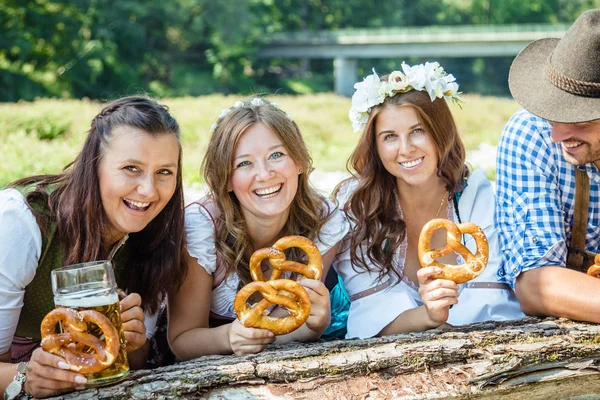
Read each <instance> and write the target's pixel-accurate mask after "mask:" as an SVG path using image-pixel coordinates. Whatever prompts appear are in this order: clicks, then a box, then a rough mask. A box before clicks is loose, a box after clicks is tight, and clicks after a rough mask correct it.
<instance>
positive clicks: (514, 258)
mask: <svg viewBox="0 0 600 400" xmlns="http://www.w3.org/2000/svg"><path fill="white" fill-rule="evenodd" d="M550 132H551V127H550V124H549V123H548V122H547V121H546V120H543V119H541V118H538V117H536V116H534V115H533V114H531V113H529V112H527V111H525V110H521V111H518V112H517V113H515V114H514V115H513V116H512V118H511V119H510V120H509V121H508V122H507V124H506V126H505V127H504V131H503V132H502V137H501V138H500V144H499V146H498V158H497V162H496V179H497V181H496V184H497V197H496V203H497V204H496V223H497V225H498V232H499V236H500V247H501V249H502V254H503V262H502V266H501V267H500V270H499V272H498V274H499V275H500V277H501V279H503V280H504V281H506V282H507V283H509V284H510V285H511V286H512V287H513V288H514V285H515V280H516V279H517V276H519V274H520V273H521V272H522V271H527V270H529V269H532V268H538V267H542V266H546V265H554V266H565V264H566V259H567V246H568V244H569V243H570V242H571V232H572V228H571V225H572V224H573V214H574V202H575V168H582V169H584V170H585V171H586V172H587V174H588V176H589V177H590V209H589V216H588V226H587V235H586V250H588V251H591V252H594V253H598V252H600V202H599V201H598V200H599V197H600V170H598V168H597V167H596V166H595V165H594V164H593V163H590V164H586V165H583V166H580V167H575V166H573V165H572V164H569V163H568V162H567V161H565V159H564V157H563V155H562V149H561V145H560V144H558V143H553V142H552V141H551V140H550Z"/></svg>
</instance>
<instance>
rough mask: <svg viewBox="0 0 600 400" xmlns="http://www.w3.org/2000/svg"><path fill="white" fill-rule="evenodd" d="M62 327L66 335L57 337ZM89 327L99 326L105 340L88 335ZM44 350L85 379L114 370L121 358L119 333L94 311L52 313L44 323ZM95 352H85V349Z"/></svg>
mask: <svg viewBox="0 0 600 400" xmlns="http://www.w3.org/2000/svg"><path fill="white" fill-rule="evenodd" d="M59 322H60V323H61V325H62V328H63V333H58V334H57V333H56V324H57V323H59ZM88 323H94V324H96V325H97V326H98V327H99V328H100V329H101V330H102V333H103V334H104V340H100V339H98V338H97V337H96V336H94V335H92V334H89V333H87V332H88ZM41 334H42V343H41V345H42V348H43V349H44V350H45V351H47V352H49V353H52V354H56V355H58V356H60V357H62V358H64V359H65V360H66V361H67V362H68V363H69V364H70V369H71V370H72V371H75V372H78V373H80V374H83V375H87V374H93V373H96V372H99V371H102V370H104V369H106V368H108V367H110V366H111V365H112V364H113V363H114V362H115V359H116V358H117V356H118V354H119V348H120V346H121V343H120V340H119V332H118V331H117V329H116V328H115V326H114V325H113V324H112V322H111V321H110V320H109V319H108V318H107V317H105V316H104V315H102V314H101V313H99V312H97V311H93V310H84V311H75V310H73V309H70V308H64V307H59V308H57V309H54V310H52V311H50V312H49V313H48V314H47V315H46V316H45V317H44V319H43V320H42V325H41ZM86 346H87V347H89V348H90V349H92V350H93V352H92V353H87V352H85V351H84V348H85V347H86Z"/></svg>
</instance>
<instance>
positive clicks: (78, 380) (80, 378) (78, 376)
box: [75, 375, 87, 384]
mask: <svg viewBox="0 0 600 400" xmlns="http://www.w3.org/2000/svg"><path fill="white" fill-rule="evenodd" d="M75 382H76V383H82V384H83V383H86V382H87V379H85V378H84V377H83V376H81V375H77V376H76V377H75Z"/></svg>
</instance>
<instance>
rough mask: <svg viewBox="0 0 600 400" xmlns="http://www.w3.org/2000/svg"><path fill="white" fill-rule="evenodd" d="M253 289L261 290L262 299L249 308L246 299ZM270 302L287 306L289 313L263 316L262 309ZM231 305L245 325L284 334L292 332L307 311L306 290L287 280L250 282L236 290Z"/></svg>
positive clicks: (303, 318) (308, 306)
mask: <svg viewBox="0 0 600 400" xmlns="http://www.w3.org/2000/svg"><path fill="white" fill-rule="evenodd" d="M255 292H260V293H261V294H262V296H263V297H264V299H263V300H261V301H260V302H259V303H258V304H256V305H254V306H253V307H250V306H248V303H247V301H248V298H249V297H250V296H251V295H253V294H254V293H255ZM292 296H293V297H292ZM273 304H279V305H281V306H283V307H285V308H287V309H288V311H289V312H290V315H289V316H287V317H284V318H275V317H271V316H269V315H263V312H264V311H265V310H266V309H267V308H268V307H270V306H271V305H273ZM233 307H234V308H235V312H236V314H237V316H238V319H239V320H240V322H241V323H242V324H244V326H246V327H253V328H260V329H267V330H269V331H271V332H273V333H274V334H275V335H285V334H286V333H290V332H292V331H294V330H295V329H297V328H298V327H299V326H301V325H302V324H303V323H304V321H306V319H307V318H308V315H309V314H310V300H309V298H308V293H307V292H306V289H304V288H303V287H302V286H300V284H298V283H296V282H294V281H292V280H289V279H276V280H274V281H267V282H260V281H258V282H250V283H249V284H247V285H246V286H244V287H243V288H242V289H241V290H240V291H239V293H238V294H237V296H236V297H235V301H234V305H233Z"/></svg>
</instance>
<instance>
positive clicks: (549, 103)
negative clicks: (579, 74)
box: [508, 38, 600, 123]
mask: <svg viewBox="0 0 600 400" xmlns="http://www.w3.org/2000/svg"><path fill="white" fill-rule="evenodd" d="M559 40H560V39H554V38H552V39H550V38H548V39H540V40H536V41H535V42H532V43H530V44H529V45H528V46H527V47H525V48H524V49H523V50H522V51H521V52H520V53H519V54H518V55H517V57H515V59H514V61H513V63H512V66H511V67H510V72H509V74H508V87H509V89H510V93H511V94H512V96H513V98H514V99H515V100H516V101H517V103H519V104H520V105H521V107H523V108H524V109H526V110H527V111H529V112H531V113H532V114H535V115H537V116H538V117H541V118H544V119H546V120H549V121H554V122H563V123H577V122H586V121H592V120H595V119H600V98H598V97H585V96H578V95H575V94H572V93H569V92H566V91H564V90H562V89H559V88H557V87H556V86H554V85H553V84H552V83H551V82H550V81H549V80H548V78H547V77H546V72H545V68H546V64H547V63H548V58H549V56H550V54H551V53H552V51H553V50H554V48H555V47H556V45H557V44H558V41H559ZM573 61H574V62H577V61H576V60H573Z"/></svg>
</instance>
